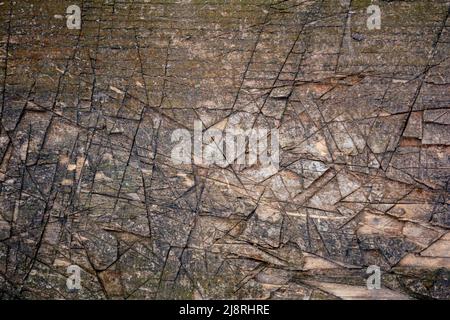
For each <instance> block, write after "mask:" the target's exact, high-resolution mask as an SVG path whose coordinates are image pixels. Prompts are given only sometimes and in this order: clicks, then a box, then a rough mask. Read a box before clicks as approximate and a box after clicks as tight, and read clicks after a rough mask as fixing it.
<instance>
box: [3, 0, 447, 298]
mask: <svg viewBox="0 0 450 320" xmlns="http://www.w3.org/2000/svg"><path fill="white" fill-rule="evenodd" d="M371 3H372V1H367V0H364V1H363V0H353V1H350V0H349V1H345V0H341V1H337V0H336V1H332V0H320V1H319V0H317V1H313V0H304V1H301V0H289V1H262V0H257V1H200V0H199V1H177V2H176V3H175V2H173V1H154V0H151V1H144V0H139V1H125V0H120V1H119V0H117V1H112V0H111V1H107V0H105V1H97V0H84V1H83V0H80V1H77V2H75V3H74V1H25V0H23V1H22V0H21V1H15V2H13V1H9V0H3V1H1V2H0V25H1V27H0V68H1V69H0V103H1V110H0V112H1V129H0V297H1V298H3V299H8V298H18V297H20V298H27V299H33V298H67V299H77V298H88V299H94V298H147V299H155V298H158V299H163V298H168V299H178V298H274V299H275V298H281V299H308V298H310V299H334V298H344V299H357V298H438V299H450V289H449V287H450V283H449V276H450V275H449V273H450V272H449V268H450V233H449V228H450V213H449V191H450V190H449V179H450V161H449V157H450V152H449V150H450V112H449V104H450V85H449V84H450V68H449V67H450V59H449V49H450V20H449V2H448V1H426V0H423V1H417V0H416V1H380V0H379V1H373V4H376V5H378V6H379V7H380V9H381V28H380V29H373V30H369V29H368V27H367V23H366V21H367V18H368V14H367V12H366V9H367V7H368V6H369V5H371ZM73 4H76V5H79V6H80V7H81V8H82V26H81V29H80V30H77V29H74V30H69V29H68V28H67V26H66V18H65V17H64V16H65V14H66V8H67V7H68V6H69V5H73ZM195 120H201V121H202V122H203V124H204V126H205V127H206V128H209V127H212V126H217V127H218V128H226V127H227V126H233V125H234V126H236V125H238V126H242V127H244V128H249V127H251V126H259V127H265V128H277V129H278V130H279V132H280V146H281V150H280V158H281V164H280V170H279V171H278V172H276V173H274V174H272V175H264V174H262V173H261V171H260V170H259V169H260V168H258V167H257V166H253V167H250V168H245V167H244V168H242V167H237V166H229V167H226V168H220V167H217V166H209V167H205V166H199V165H174V164H173V163H172V161H171V158H170V156H171V149H172V147H173V142H172V141H171V133H172V132H173V131H174V130H175V129H179V128H187V129H189V130H192V129H193V124H194V121H195ZM69 265H77V266H79V267H80V268H81V269H82V271H81V285H82V289H81V290H78V291H73V292H70V291H68V289H67V288H66V280H67V277H68V274H67V267H68V266H69ZM369 265H377V266H379V267H380V268H381V270H382V279H381V280H382V281H381V286H382V288H381V289H380V290H367V288H366V278H367V277H368V275H367V274H366V269H367V267H368V266H369Z"/></svg>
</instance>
